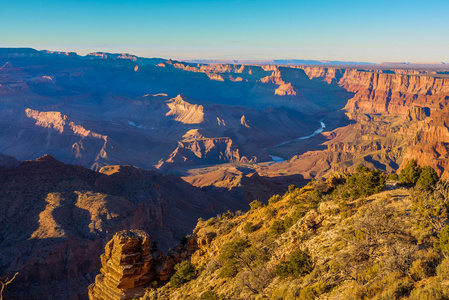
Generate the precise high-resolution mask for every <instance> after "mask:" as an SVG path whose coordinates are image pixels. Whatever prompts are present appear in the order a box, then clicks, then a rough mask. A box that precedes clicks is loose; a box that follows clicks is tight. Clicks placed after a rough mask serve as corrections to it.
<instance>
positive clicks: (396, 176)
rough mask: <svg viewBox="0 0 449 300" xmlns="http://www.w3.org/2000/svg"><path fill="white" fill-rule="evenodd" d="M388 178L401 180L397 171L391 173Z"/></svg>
mask: <svg viewBox="0 0 449 300" xmlns="http://www.w3.org/2000/svg"><path fill="white" fill-rule="evenodd" d="M388 180H395V181H397V180H399V176H398V174H396V173H391V174H390V175H389V176H388Z"/></svg>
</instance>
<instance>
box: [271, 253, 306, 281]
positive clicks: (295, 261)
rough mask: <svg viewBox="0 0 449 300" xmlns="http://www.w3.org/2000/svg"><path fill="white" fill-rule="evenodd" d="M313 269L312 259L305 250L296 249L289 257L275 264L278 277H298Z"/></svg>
mask: <svg viewBox="0 0 449 300" xmlns="http://www.w3.org/2000/svg"><path fill="white" fill-rule="evenodd" d="M312 270H313V264H312V259H311V257H310V255H309V254H308V253H307V251H302V250H301V249H298V250H296V251H295V252H293V253H292V255H291V256H290V259H289V260H288V261H285V262H281V263H280V264H279V265H277V266H276V275H277V276H279V277H280V278H286V277H290V276H292V277H300V276H302V275H305V274H309V273H310V272H311V271H312Z"/></svg>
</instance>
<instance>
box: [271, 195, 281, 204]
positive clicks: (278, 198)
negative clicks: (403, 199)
mask: <svg viewBox="0 0 449 300" xmlns="http://www.w3.org/2000/svg"><path fill="white" fill-rule="evenodd" d="M279 200H281V196H280V195H273V196H271V197H270V199H268V204H274V203H276V202H279Z"/></svg>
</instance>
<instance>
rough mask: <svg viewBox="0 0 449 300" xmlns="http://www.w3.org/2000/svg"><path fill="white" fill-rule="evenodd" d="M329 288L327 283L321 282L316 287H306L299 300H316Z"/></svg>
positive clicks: (302, 290)
mask: <svg viewBox="0 0 449 300" xmlns="http://www.w3.org/2000/svg"><path fill="white" fill-rule="evenodd" d="M326 289H327V286H326V283H325V282H319V283H317V284H314V285H310V286H306V287H305V288H303V289H301V291H300V293H299V299H305V300H314V299H315V298H316V297H318V296H320V295H322V294H324V293H325V292H326Z"/></svg>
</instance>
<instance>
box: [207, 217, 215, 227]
mask: <svg viewBox="0 0 449 300" xmlns="http://www.w3.org/2000/svg"><path fill="white" fill-rule="evenodd" d="M216 221H217V219H216V218H215V217H212V218H210V219H209V220H207V221H206V226H212V225H214V224H215V222H216Z"/></svg>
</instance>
